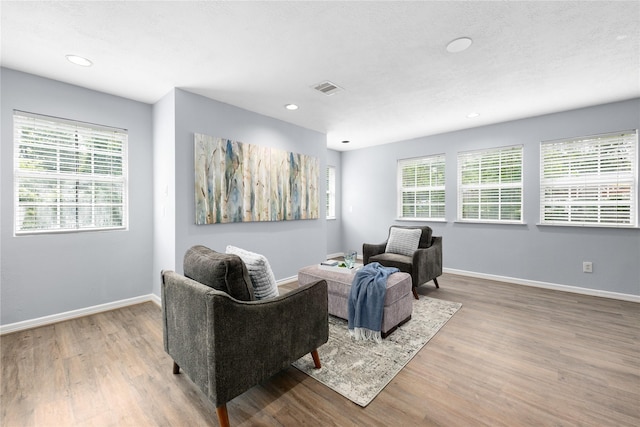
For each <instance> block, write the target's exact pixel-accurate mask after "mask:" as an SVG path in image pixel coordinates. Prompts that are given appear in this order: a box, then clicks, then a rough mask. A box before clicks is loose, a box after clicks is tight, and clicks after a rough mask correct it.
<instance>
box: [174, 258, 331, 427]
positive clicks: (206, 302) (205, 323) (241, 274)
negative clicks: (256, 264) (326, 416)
mask: <svg viewBox="0 0 640 427" xmlns="http://www.w3.org/2000/svg"><path fill="white" fill-rule="evenodd" d="M162 311H163V329H164V349H165V351H166V352H167V353H168V354H169V355H170V356H171V357H172V358H173V360H174V363H173V373H174V374H178V373H179V372H180V369H182V370H183V372H184V373H186V374H187V376H188V377H189V378H190V379H191V380H192V381H193V383H194V384H195V385H196V386H198V387H199V388H200V390H202V392H203V393H204V394H205V395H206V396H207V397H208V398H209V399H210V400H211V401H212V402H213V403H214V404H215V406H216V412H217V415H218V421H219V423H220V425H221V426H223V427H226V426H228V425H229V414H228V412H227V406H226V404H227V402H229V401H230V400H231V399H233V398H234V397H236V396H238V395H240V394H242V393H243V392H245V391H246V390H248V389H250V388H251V387H253V386H255V385H257V384H259V383H261V382H263V381H264V380H266V379H268V378H269V377H271V376H273V375H274V374H276V373H277V372H279V371H280V370H282V369H284V368H286V367H288V366H289V365H290V364H291V363H292V362H294V361H296V360H298V359H299V358H300V357H302V356H303V355H305V354H306V353H311V354H312V356H313V360H314V364H315V367H316V368H320V359H319V357H318V352H317V348H318V347H320V346H321V345H322V344H324V343H325V342H327V340H328V338H329V325H328V311H327V283H326V282H325V281H324V280H320V281H317V282H314V283H310V284H308V285H306V286H302V287H300V288H297V289H295V290H293V291H291V292H287V293H285V294H283V295H281V296H279V297H275V298H272V299H263V300H259V301H255V300H253V290H252V284H251V280H250V277H249V274H248V271H247V268H246V266H245V264H244V263H243V262H242V260H241V259H240V258H239V257H238V256H237V255H230V254H222V253H218V252H215V251H213V250H211V249H208V248H206V247H204V246H194V247H192V248H191V249H189V250H188V251H187V252H186V254H185V257H184V276H183V275H180V274H178V273H175V272H173V271H167V270H164V271H162Z"/></svg>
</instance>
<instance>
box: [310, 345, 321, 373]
mask: <svg viewBox="0 0 640 427" xmlns="http://www.w3.org/2000/svg"><path fill="white" fill-rule="evenodd" d="M311 357H313V365H314V366H315V367H316V369H320V368H322V365H320V355H318V350H317V349H316V350H313V351H312V352H311Z"/></svg>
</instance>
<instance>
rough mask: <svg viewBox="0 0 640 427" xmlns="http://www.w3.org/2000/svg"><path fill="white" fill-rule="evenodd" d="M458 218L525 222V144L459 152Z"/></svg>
mask: <svg viewBox="0 0 640 427" xmlns="http://www.w3.org/2000/svg"><path fill="white" fill-rule="evenodd" d="M458 220H460V221H482V222H516V223H522V146H521V145H519V146H513V147H501V148H495V149H489V150H480V151H468V152H463V153H458Z"/></svg>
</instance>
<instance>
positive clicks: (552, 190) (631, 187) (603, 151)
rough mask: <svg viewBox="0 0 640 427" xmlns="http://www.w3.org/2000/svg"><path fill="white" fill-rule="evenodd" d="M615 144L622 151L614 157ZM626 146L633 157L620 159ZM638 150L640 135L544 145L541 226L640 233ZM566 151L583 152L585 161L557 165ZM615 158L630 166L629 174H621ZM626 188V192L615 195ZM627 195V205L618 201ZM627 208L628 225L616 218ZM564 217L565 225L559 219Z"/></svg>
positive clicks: (617, 134)
mask: <svg viewBox="0 0 640 427" xmlns="http://www.w3.org/2000/svg"><path fill="white" fill-rule="evenodd" d="M615 140H619V141H618V142H620V146H619V150H618V151H616V152H615V153H616V154H615V155H613V157H611V156H612V153H613V152H614V151H612V150H614V148H613V145H614V144H615ZM625 143H628V144H629V145H628V146H627V149H628V150H629V151H630V152H629V153H628V156H625V157H620V156H621V153H622V152H623V151H625V150H624V147H623V146H624V144H625ZM638 144H639V141H638V129H630V130H624V131H618V132H608V133H603V134H596V135H587V136H581V137H574V138H562V139H556V140H548V141H542V142H540V147H539V149H540V205H539V215H540V216H539V225H545V226H547V225H548V226H567V227H605V228H638V216H639V213H638V168H639V165H638V151H639V149H638V148H639V147H638ZM554 148H555V151H553V149H554ZM562 150H564V153H570V152H572V151H573V152H577V151H579V150H582V155H576V156H575V157H572V158H569V156H568V155H566V156H564V157H566V159H564V160H566V161H565V162H564V163H559V162H560V161H562V160H563V158H562V157H559V155H560V153H561V152H562ZM620 150H622V151H620ZM554 153H555V154H554ZM615 158H617V159H618V162H620V161H623V162H630V163H631V164H630V165H629V168H628V170H627V171H625V170H621V169H619V168H618V165H619V163H618V162H615ZM612 160H614V162H612ZM591 165H593V166H591ZM613 165H615V167H612V166H613ZM545 166H549V168H551V167H554V169H555V170H556V171H557V172H555V173H553V172H552V171H548V172H547V171H545ZM563 168H564V169H563ZM593 169H595V170H593ZM563 171H565V172H563ZM567 172H568V173H567ZM625 185H627V186H628V190H627V191H625V192H623V193H621V192H620V191H616V190H615V188H616V187H617V188H620V187H621V186H622V187H624V186H625ZM612 192H613V193H612ZM625 193H626V194H628V196H629V200H628V201H626V200H625V199H620V198H619V196H618V197H615V195H616V194H617V195H620V194H625ZM554 194H555V197H553V195H554ZM611 194H614V196H611ZM609 197H612V198H609ZM561 198H564V199H565V200H564V201H561V200H560V199H561ZM620 202H623V203H620ZM627 205H628V212H629V221H628V222H626V223H625V222H621V221H622V220H624V218H623V219H622V220H621V219H620V218H619V215H618V212H624V211H625V208H626V207H627ZM554 210H555V214H554V212H553V211H554ZM614 211H615V212H614ZM589 212H591V215H589ZM554 215H555V218H554V217H553V216H554ZM563 216H566V220H563V219H561V218H562V217H563ZM580 218H582V220H580ZM614 218H615V220H611V219H614Z"/></svg>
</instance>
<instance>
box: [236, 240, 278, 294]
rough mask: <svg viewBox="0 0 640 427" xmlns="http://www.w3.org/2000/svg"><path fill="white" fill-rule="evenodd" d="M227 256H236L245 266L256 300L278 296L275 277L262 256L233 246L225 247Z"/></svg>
mask: <svg viewBox="0 0 640 427" xmlns="http://www.w3.org/2000/svg"><path fill="white" fill-rule="evenodd" d="M226 252H227V253H228V254H234V255H238V256H239V257H240V259H242V261H243V262H244V264H245V265H246V266H247V270H248V271H249V277H250V278H251V283H252V284H253V294H254V296H255V297H256V299H266V298H274V297H277V296H278V295H279V293H278V285H276V277H275V276H274V275H273V271H271V266H270V265H269V261H267V258H265V257H264V256H263V255H260V254H256V253H254V252H249V251H246V250H244V249H240V248H236V247H235V246H230V245H229V246H227V250H226Z"/></svg>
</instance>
